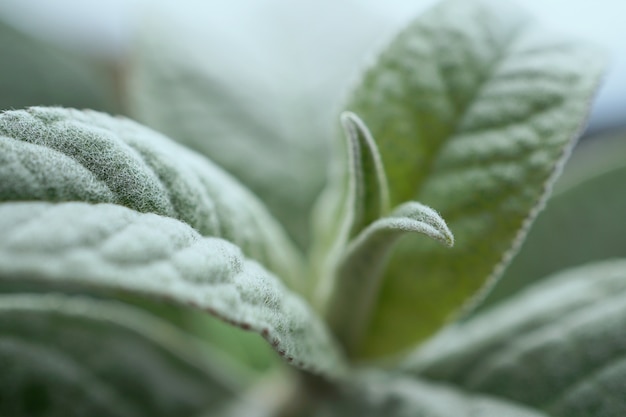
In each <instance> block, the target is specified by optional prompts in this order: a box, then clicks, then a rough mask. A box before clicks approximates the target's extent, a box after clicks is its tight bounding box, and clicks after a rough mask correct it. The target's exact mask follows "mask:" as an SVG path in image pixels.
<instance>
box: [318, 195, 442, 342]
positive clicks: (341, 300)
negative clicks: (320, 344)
mask: <svg viewBox="0 0 626 417" xmlns="http://www.w3.org/2000/svg"><path fill="white" fill-rule="evenodd" d="M408 233H419V234H422V235H426V236H428V237H430V238H431V239H434V240H436V241H439V242H440V243H442V244H444V245H446V246H448V247H450V246H452V245H453V244H454V237H453V236H452V233H451V232H450V230H449V229H448V226H447V225H446V222H445V221H444V220H443V219H442V218H441V217H440V216H439V215H438V214H437V212H435V211H434V210H432V209H431V208H429V207H426V206H424V205H422V204H419V203H416V202H410V203H405V204H402V205H401V206H400V207H398V208H396V209H395V210H394V211H393V212H392V213H391V214H390V215H389V216H387V217H383V218H381V219H378V220H376V221H375V222H374V223H372V224H371V225H369V226H368V227H367V228H366V229H365V230H363V231H362V232H361V234H359V235H358V236H357V237H356V238H355V239H354V240H353V241H352V242H350V244H349V246H348V247H347V249H346V252H345V255H344V258H343V259H342V260H341V261H340V263H339V266H338V270H337V273H336V274H337V276H336V278H335V280H336V281H335V288H334V289H333V290H332V291H331V293H332V295H333V299H331V301H330V306H329V309H328V322H329V324H330V326H331V328H332V329H333V330H334V331H335V333H337V334H338V335H339V337H340V339H341V341H342V342H343V344H344V346H345V347H346V348H347V350H348V352H350V353H353V352H354V350H355V349H356V348H357V346H358V345H359V343H360V342H361V341H362V337H363V332H364V324H366V323H368V322H369V319H370V315H371V314H372V310H373V304H374V303H375V295H376V294H377V292H378V291H379V289H380V285H381V282H380V279H381V274H382V270H383V268H384V267H385V265H386V261H387V259H388V256H389V253H390V252H391V250H392V248H393V246H394V245H395V243H396V242H397V241H398V239H399V238H400V237H402V236H403V235H406V234H408Z"/></svg>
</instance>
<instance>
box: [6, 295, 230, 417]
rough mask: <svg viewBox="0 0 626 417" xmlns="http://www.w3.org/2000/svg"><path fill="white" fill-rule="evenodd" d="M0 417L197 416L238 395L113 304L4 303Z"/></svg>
mask: <svg viewBox="0 0 626 417" xmlns="http://www.w3.org/2000/svg"><path fill="white" fill-rule="evenodd" d="M0 364H1V365H2V375H1V376H0V399H1V401H0V415H3V416H12V417H22V416H24V417H32V416H43V415H45V416H86V415H89V416H94V417H96V416H103V417H104V416H124V417H135V416H136V417H139V416H164V417H165V416H174V415H198V414H199V413H200V412H203V411H204V410H206V409H207V408H209V407H210V408H217V407H219V406H221V405H222V404H223V403H225V402H228V401H229V400H230V399H232V398H233V397H234V395H235V394H236V393H237V391H238V387H237V384H236V383H235V381H234V379H233V378H232V375H229V374H227V373H226V370H225V369H220V368H222V367H221V366H217V365H218V364H210V363H207V362H206V361H205V360H203V359H202V355H201V353H200V350H199V349H198V347H197V346H195V345H193V344H192V343H191V342H189V341H188V340H186V339H185V336H184V335H183V334H182V333H180V332H178V331H176V329H175V328H172V327H170V326H168V325H166V324H165V323H162V322H160V321H158V320H156V319H154V318H152V317H150V316H148V315H146V313H144V312H141V311H139V310H136V309H133V308H131V307H129V306H127V305H124V304H120V303H116V302H103V301H96V300H89V299H81V298H66V297H63V296H58V295H54V296H52V295H0Z"/></svg>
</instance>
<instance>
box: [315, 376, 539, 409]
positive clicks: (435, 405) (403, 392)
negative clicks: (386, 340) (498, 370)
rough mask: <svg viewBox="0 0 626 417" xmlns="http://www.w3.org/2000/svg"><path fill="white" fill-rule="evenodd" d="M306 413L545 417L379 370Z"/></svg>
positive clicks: (513, 406)
mask: <svg viewBox="0 0 626 417" xmlns="http://www.w3.org/2000/svg"><path fill="white" fill-rule="evenodd" d="M307 416H311V417H314V416H319V417H335V416H337V417H339V416H341V417H380V416H385V417H547V416H546V415H545V414H543V413H541V412H539V411H535V410H532V409H528V408H526V407H523V406H520V405H517V404H513V403H510V402H507V401H502V400H500V399H496V398H493V397H489V396H484V395H477V394H473V393H467V392H463V391H460V390H458V389H455V388H453V387H449V386H446V385H439V384H432V383H428V382H426V381H420V380H417V379H414V378H408V377H405V376H398V375H385V374H380V373H366V374H361V375H359V380H358V382H356V383H354V384H353V386H350V387H349V388H347V389H344V392H343V393H342V394H341V395H339V396H337V398H335V399H334V401H333V402H329V403H322V404H321V405H318V409H317V410H316V411H314V412H311V413H309V414H308V415H307Z"/></svg>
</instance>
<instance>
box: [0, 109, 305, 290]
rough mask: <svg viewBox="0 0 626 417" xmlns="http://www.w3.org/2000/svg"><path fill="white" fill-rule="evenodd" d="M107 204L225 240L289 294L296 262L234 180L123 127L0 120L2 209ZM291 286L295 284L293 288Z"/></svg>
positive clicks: (90, 120)
mask: <svg viewBox="0 0 626 417" xmlns="http://www.w3.org/2000/svg"><path fill="white" fill-rule="evenodd" d="M24 200H28V201H30V200H41V201H55V202H56V201H86V202H92V203H115V204H119V205H123V206H126V207H129V208H131V209H134V210H137V211H140V212H144V213H145V212H149V213H155V214H159V215H163V216H169V217H173V218H175V219H178V220H181V221H183V222H186V223H188V224H189V225H191V226H192V227H193V228H194V229H196V230H197V231H198V232H200V233H201V234H202V235H204V236H214V237H220V238H223V239H226V240H228V241H230V242H232V243H234V244H236V245H237V246H239V247H240V248H241V249H242V250H243V252H244V254H245V255H246V256H248V257H250V258H253V259H256V260H257V261H259V262H261V263H262V264H264V265H265V266H266V267H267V268H269V269H270V270H271V271H273V272H275V273H277V274H279V275H280V276H281V278H283V279H285V280H287V281H288V282H290V283H292V284H293V285H297V281H298V279H299V278H300V281H301V270H300V269H299V265H298V263H297V260H298V253H297V252H296V250H295V249H294V248H293V247H292V246H291V244H290V242H289V241H288V239H287V237H286V236H285V234H284V232H283V231H282V229H281V227H280V225H279V224H278V223H277V222H276V221H275V220H274V219H273V218H272V217H271V216H270V215H269V214H268V213H267V211H266V210H265V209H264V207H263V205H262V204H261V203H260V202H259V201H258V200H257V199H256V198H255V197H254V196H253V195H252V194H251V193H249V192H248V191H247V190H246V189H244V188H243V187H242V186H241V185H240V184H239V183H238V182H237V181H236V180H234V179H233V178H232V177H230V176H229V175H228V174H227V173H225V172H223V171H222V170H221V169H220V168H218V167H217V166H215V165H213V164H212V163H211V162H210V161H208V160H206V159H205V158H203V157H202V156H200V155H197V154H195V153H193V152H192V151H189V150H187V149H185V148H183V147H181V146H180V145H178V144H176V143H174V142H172V141H170V140H169V139H167V138H166V137H164V136H162V135H160V134H158V133H157V132H154V131H152V130H150V129H147V128H145V127H143V126H141V125H139V124H137V123H135V122H133V121H131V120H128V119H125V118H121V117H111V116H108V115H106V114H103V113H98V112H93V111H78V110H71V109H61V108H30V109H28V110H18V111H7V112H4V113H2V114H1V115H0V201H24ZM294 282H295V284H294Z"/></svg>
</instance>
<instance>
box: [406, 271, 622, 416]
mask: <svg viewBox="0 0 626 417" xmlns="http://www.w3.org/2000/svg"><path fill="white" fill-rule="evenodd" d="M405 366H406V368H407V369H408V370H409V371H411V372H413V373H417V374H419V375H422V376H423V377H428V378H429V379H435V380H442V381H446V382H452V383H454V384H455V385H458V386H462V387H464V388H466V389H468V390H470V391H472V392H481V393H485V394H490V395H495V396H498V397H502V398H508V399H510V400H514V401H516V402H519V403H521V404H527V405H529V406H532V407H534V408H536V409H540V410H544V411H545V412H546V413H548V414H549V415H551V416H555V417H566V416H567V417H570V416H620V415H623V414H624V413H626V403H625V402H624V399H623V398H624V397H623V395H624V392H626V391H625V388H626V385H625V383H626V382H625V381H626V261H623V260H620V261H606V262H604V263H599V264H593V265H589V266H585V267H581V268H577V269H573V270H570V271H567V272H562V273H560V274H558V275H557V276H554V277H551V278H547V279H546V280H545V281H544V282H542V283H540V284H538V285H536V286H533V287H531V288H529V289H528V290H527V291H525V292H523V293H521V294H519V295H517V296H516V297H515V298H512V299H511V300H510V301H508V302H506V303H504V304H502V305H500V306H498V307H496V308H493V309H492V310H489V311H487V312H485V313H483V314H481V315H478V316H476V317H474V318H472V319H471V320H468V321H465V322H461V323H458V324H456V325H453V326H449V327H448V328H447V329H445V330H444V331H443V332H442V333H441V334H440V335H438V336H437V337H435V338H434V339H432V340H431V341H429V342H428V343H427V344H426V345H425V346H424V347H423V348H422V349H421V350H420V351H419V352H417V354H416V355H415V356H414V357H413V358H412V359H410V360H409V361H408V364H406V365H405Z"/></svg>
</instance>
